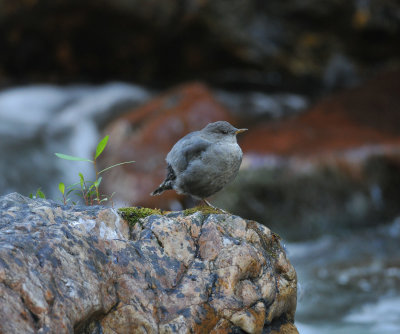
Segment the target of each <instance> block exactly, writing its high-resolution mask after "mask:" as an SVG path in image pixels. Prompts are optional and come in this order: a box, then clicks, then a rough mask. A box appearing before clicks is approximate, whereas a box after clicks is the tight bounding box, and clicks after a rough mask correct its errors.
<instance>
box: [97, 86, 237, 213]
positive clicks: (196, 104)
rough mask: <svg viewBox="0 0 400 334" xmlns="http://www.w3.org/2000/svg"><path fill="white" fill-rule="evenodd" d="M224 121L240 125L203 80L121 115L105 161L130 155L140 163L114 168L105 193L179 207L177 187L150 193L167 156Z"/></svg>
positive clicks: (133, 201) (113, 126)
mask: <svg viewBox="0 0 400 334" xmlns="http://www.w3.org/2000/svg"><path fill="white" fill-rule="evenodd" d="M218 120H226V121H230V122H232V123H233V124H234V119H233V117H232V116H231V115H230V114H229V113H228V110H227V109H226V108H225V107H224V106H223V105H222V104H221V103H219V102H218V101H217V100H216V99H215V98H214V96H213V94H212V93H211V91H210V90H209V89H208V88H207V87H206V86H204V85H203V84H200V83H189V84H186V85H183V86H180V87H177V88H175V89H172V90H170V91H168V92H166V93H164V94H163V95H161V96H158V97H156V98H154V99H152V100H150V101H149V102H147V103H146V104H144V105H143V106H141V107H139V108H137V109H134V110H132V111H131V112H129V113H127V114H126V115H125V116H122V117H119V118H118V119H116V120H115V121H113V122H112V123H111V124H110V125H109V126H108V127H107V128H106V130H105V132H106V133H108V134H110V143H109V147H110V148H109V149H108V150H107V151H106V152H105V153H104V161H107V163H108V164H109V165H112V164H114V163H118V162H121V161H130V160H135V163H134V164H132V165H126V166H124V167H122V168H118V170H115V171H112V172H110V174H109V177H108V178H107V179H106V178H105V179H104V182H105V183H104V186H105V192H106V193H112V192H114V191H115V189H117V188H118V194H116V197H115V200H116V201H121V202H123V203H125V204H126V203H130V204H134V205H144V206H150V207H154V206H157V207H161V208H164V209H167V208H170V207H174V206H175V208H176V206H178V208H179V205H180V204H179V203H178V202H177V199H180V200H184V197H183V196H178V195H177V194H176V193H175V192H173V191H168V192H166V193H165V194H163V195H162V196H161V197H160V196H155V197H151V196H150V195H149V194H150V193H151V192H152V191H153V190H154V189H155V188H156V187H157V186H158V185H159V184H160V183H161V182H162V180H163V179H164V178H165V175H166V174H165V173H166V162H165V157H166V155H167V153H168V152H169V150H170V149H171V148H172V146H173V145H174V144H175V143H176V142H177V141H178V140H179V139H180V138H182V137H183V136H184V135H186V134H187V133H189V132H192V131H197V130H199V129H201V128H203V127H204V126H205V125H207V124H208V123H210V122H215V121H218ZM174 203H175V204H174Z"/></svg>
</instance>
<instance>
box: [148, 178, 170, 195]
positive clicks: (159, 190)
mask: <svg viewBox="0 0 400 334" xmlns="http://www.w3.org/2000/svg"><path fill="white" fill-rule="evenodd" d="M170 189H172V182H171V181H164V182H163V183H161V184H160V185H159V186H158V188H157V189H156V190H154V191H153V192H152V193H151V194H150V195H151V196H157V195H161V194H162V193H163V192H164V191H165V190H170Z"/></svg>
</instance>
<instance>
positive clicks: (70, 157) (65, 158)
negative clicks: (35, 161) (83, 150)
mask: <svg viewBox="0 0 400 334" xmlns="http://www.w3.org/2000/svg"><path fill="white" fill-rule="evenodd" d="M54 154H55V155H56V156H57V157H58V158H60V159H64V160H72V161H87V162H93V161H92V160H89V159H85V158H79V157H74V156H72V155H67V154H62V153H54Z"/></svg>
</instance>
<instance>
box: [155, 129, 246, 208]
mask: <svg viewBox="0 0 400 334" xmlns="http://www.w3.org/2000/svg"><path fill="white" fill-rule="evenodd" d="M246 130H247V129H237V128H235V127H234V126H232V125H231V124H229V123H228V122H225V121H219V122H215V123H210V124H208V125H207V126H206V127H205V128H204V129H202V130H200V131H195V132H191V133H189V134H187V135H186V136H185V137H183V138H181V139H180V140H179V141H178V142H177V143H176V144H175V145H174V147H172V150H171V151H170V152H169V153H168V155H167V158H166V159H165V160H166V161H167V164H168V165H167V168H168V171H167V177H166V178H165V180H164V181H163V183H161V184H160V186H159V187H158V188H157V189H156V190H154V191H153V192H152V193H151V195H152V196H155V195H160V194H162V193H163V192H164V191H165V190H169V189H173V190H175V191H176V192H177V193H178V194H186V195H190V196H192V197H194V198H197V199H201V200H204V201H205V203H207V205H210V206H212V205H211V204H210V203H208V202H207V201H206V200H205V198H207V197H209V196H211V195H213V194H215V193H216V192H218V191H220V190H221V189H222V188H223V187H224V186H225V185H227V184H228V183H229V182H231V181H232V180H233V179H234V178H235V177H236V175H237V173H238V171H239V167H240V164H241V162H242V156H243V153H242V150H241V149H240V147H239V145H238V143H237V141H236V135H237V134H238V133H241V132H244V131H246Z"/></svg>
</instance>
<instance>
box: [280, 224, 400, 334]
mask: <svg viewBox="0 0 400 334" xmlns="http://www.w3.org/2000/svg"><path fill="white" fill-rule="evenodd" d="M399 241H400V218H397V219H396V220H395V221H394V222H392V223H391V224H388V225H382V226H380V227H378V228H376V229H371V228H370V229H365V230H358V231H351V232H347V233H341V234H340V235H335V236H324V237H322V238H320V239H318V240H314V241H308V242H300V243H292V244H289V245H288V246H287V248H288V256H289V258H290V260H291V261H292V263H293V265H294V266H295V268H296V271H297V274H298V280H299V295H298V296H299V300H298V309H297V313H296V319H297V325H298V328H299V331H300V333H302V334H314V333H326V334H342V333H343V334H344V333H351V334H369V333H371V334H372V333H387V334H395V333H400V247H399Z"/></svg>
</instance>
